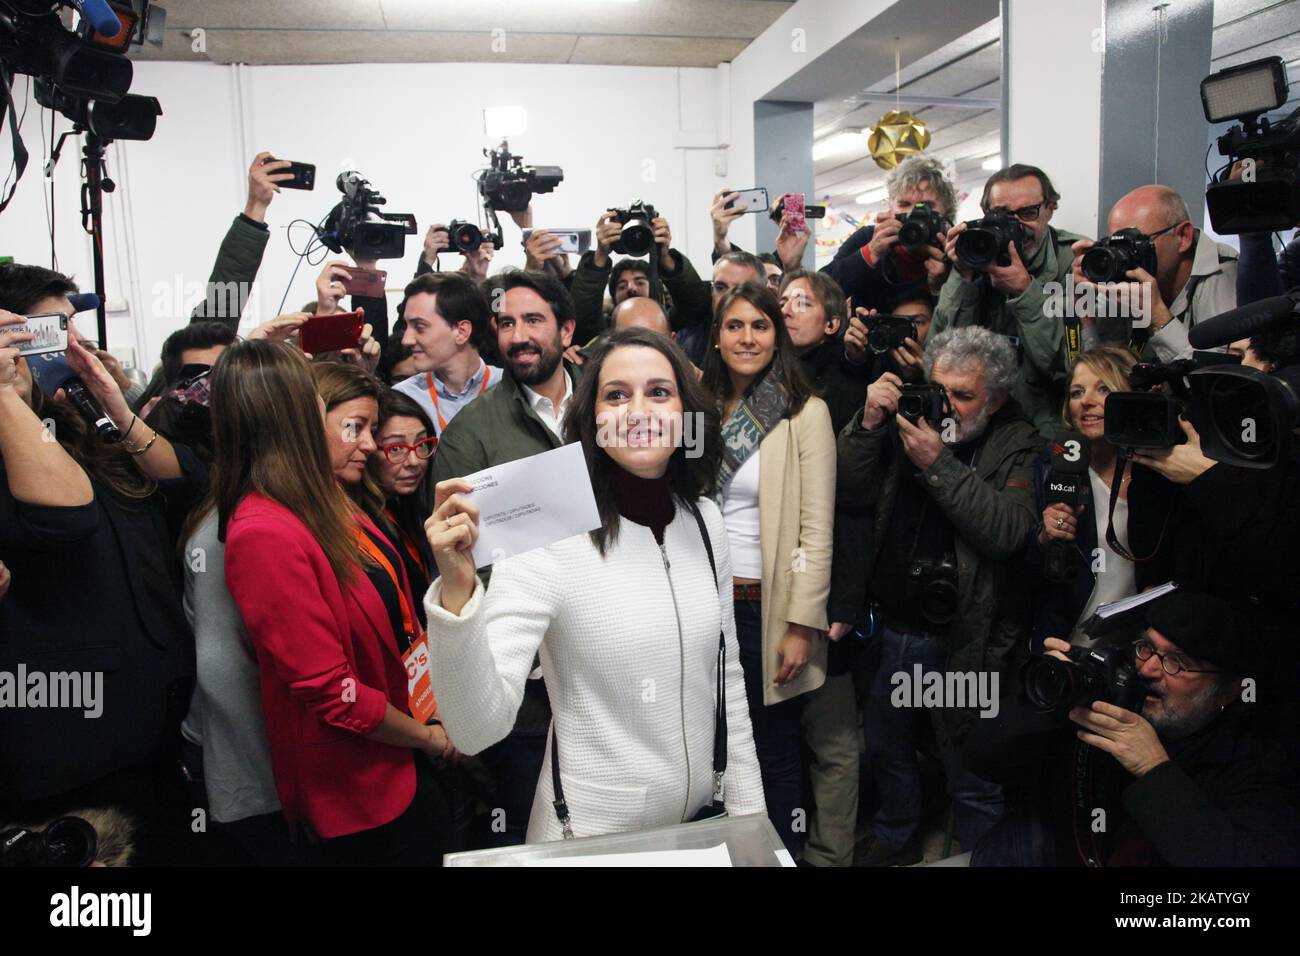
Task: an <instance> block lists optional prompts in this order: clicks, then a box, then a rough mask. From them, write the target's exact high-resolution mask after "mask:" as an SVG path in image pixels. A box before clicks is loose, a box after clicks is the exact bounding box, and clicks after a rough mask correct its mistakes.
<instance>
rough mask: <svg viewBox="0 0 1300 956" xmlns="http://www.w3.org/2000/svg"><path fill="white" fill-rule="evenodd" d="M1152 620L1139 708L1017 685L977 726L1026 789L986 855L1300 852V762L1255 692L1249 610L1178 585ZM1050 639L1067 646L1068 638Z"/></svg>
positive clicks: (1150, 614)
mask: <svg viewBox="0 0 1300 956" xmlns="http://www.w3.org/2000/svg"><path fill="white" fill-rule="evenodd" d="M1145 623H1146V628H1145V630H1144V631H1143V632H1142V635H1141V637H1139V638H1138V639H1137V640H1136V641H1135V642H1133V643H1132V645H1131V652H1130V653H1131V655H1132V656H1131V658H1130V660H1131V661H1132V663H1133V666H1134V667H1135V668H1136V669H1137V674H1138V677H1139V679H1140V680H1141V681H1142V683H1143V686H1144V690H1145V694H1144V695H1143V697H1142V702H1141V706H1140V707H1138V708H1137V710H1127V709H1124V708H1122V707H1119V706H1116V705H1115V704H1111V703H1107V702H1106V701H1104V700H1099V701H1094V702H1093V703H1092V704H1091V705H1090V706H1087V707H1081V706H1077V707H1074V708H1072V709H1071V710H1070V711H1069V713H1068V719H1065V718H1066V716H1067V715H1065V714H1063V713H1059V712H1054V713H1046V714H1045V713H1040V712H1037V711H1035V710H1033V709H1032V708H1030V707H1029V705H1028V703H1027V702H1026V701H1025V700H1024V699H1023V697H1021V696H1020V695H1019V693H1018V688H1015V689H1013V691H1012V694H1011V695H1009V696H1008V697H1006V698H1004V700H1003V707H1002V710H1001V713H1000V715H999V717H998V718H997V719H996V720H991V721H987V722H986V721H981V722H979V726H978V727H976V729H975V730H974V731H973V732H972V733H971V734H970V736H969V737H968V738H967V740H966V747H965V755H966V758H967V759H968V760H969V761H970V763H971V765H972V766H973V767H975V768H977V769H978V771H979V772H980V773H981V774H984V775H985V776H988V777H990V778H994V779H998V780H1002V781H1004V782H1006V784H1007V785H1008V789H1009V791H1011V792H1014V793H1016V794H1018V799H1016V800H1015V801H1014V805H1012V806H1011V807H1010V808H1009V809H1008V812H1007V816H1006V819H1005V820H1004V821H1003V823H1002V824H1001V825H999V826H998V827H997V828H996V829H995V830H993V831H992V832H991V833H989V834H988V835H987V837H986V838H985V840H984V842H983V843H981V844H980V845H979V847H978V848H977V849H976V851H975V854H974V858H973V860H972V865H974V866H1006V865H1022V866H1023V865H1031V866H1052V865H1055V866H1085V865H1087V866H1294V865H1296V863H1300V804H1298V803H1297V797H1296V792H1295V765H1294V763H1293V762H1292V760H1291V758H1290V756H1289V754H1288V752H1287V748H1286V747H1285V746H1284V745H1283V743H1282V742H1281V741H1280V740H1279V739H1278V738H1277V736H1276V735H1277V733H1278V731H1279V730H1280V728H1276V727H1268V726H1265V725H1264V720H1263V719H1262V717H1263V712H1262V711H1260V710H1259V709H1258V705H1257V704H1256V703H1255V698H1254V694H1253V687H1254V681H1253V680H1250V679H1248V678H1249V676H1250V675H1251V674H1252V673H1257V671H1256V665H1254V664H1253V662H1252V660H1251V658H1250V654H1251V648H1250V646H1249V644H1248V643H1247V640H1248V633H1247V629H1246V628H1244V627H1243V626H1242V621H1241V619H1240V618H1239V617H1238V616H1237V615H1236V614H1235V613H1234V611H1233V608H1232V607H1231V606H1230V605H1229V604H1227V603H1226V602H1225V601H1223V600H1222V599H1220V598H1217V597H1213V596H1211V595H1207V594H1198V593H1194V592H1185V591H1175V592H1174V593H1172V594H1169V595H1166V596H1165V597H1162V598H1160V599H1159V600H1157V601H1155V602H1153V603H1152V604H1151V605H1150V606H1149V608H1148V609H1147V612H1146V622H1145ZM1130 636H1131V635H1130ZM1250 636H1253V635H1250ZM1045 647H1046V650H1047V653H1048V654H1050V655H1052V656H1054V657H1057V658H1060V659H1062V660H1065V659H1067V658H1065V653H1066V652H1067V651H1068V650H1069V645H1068V644H1066V643H1065V642H1064V641H1061V640H1059V639H1056V638H1048V639H1047V641H1046V642H1045ZM1071 666H1076V665H1073V664H1072V665H1071ZM1085 745H1086V746H1085ZM1013 781H1014V784H1013ZM1074 793H1086V794H1088V795H1089V799H1088V801H1087V802H1086V806H1082V807H1080V806H1078V805H1077V804H1076V802H1075V800H1074V799H1073V798H1072V794H1074ZM1011 802H1012V801H1010V800H1009V803H1011Z"/></svg>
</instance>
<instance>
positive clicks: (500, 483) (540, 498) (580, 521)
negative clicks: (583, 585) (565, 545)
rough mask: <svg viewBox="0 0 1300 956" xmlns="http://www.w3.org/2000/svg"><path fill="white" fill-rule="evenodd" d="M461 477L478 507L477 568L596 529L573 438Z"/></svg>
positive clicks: (587, 477)
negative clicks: (471, 487)
mask: <svg viewBox="0 0 1300 956" xmlns="http://www.w3.org/2000/svg"><path fill="white" fill-rule="evenodd" d="M465 480H466V481H468V482H469V483H470V484H471V485H473V486H474V491H473V494H472V495H471V496H470V498H471V500H472V501H473V502H474V504H476V505H478V508H479V523H478V541H477V542H476V543H475V545H474V566H475V567H478V568H483V567H487V566H488V565H490V564H495V563H496V562H497V561H500V560H501V559H502V558H508V557H510V556H511V555H512V554H523V553H524V552H525V551H532V550H533V549H534V548H544V547H546V546H547V545H548V544H554V543H555V542H556V541H562V540H564V539H565V538H571V537H573V536H574V535H575V534H585V533H586V532H588V531H592V530H594V529H596V528H598V527H600V514H599V512H597V511H596V496H595V494H594V493H593V492H592V490H591V476H590V475H588V474H587V461H586V459H585V458H584V457H583V454H582V445H580V444H578V443H577V442H575V443H573V444H571V445H565V446H563V447H562V448H553V449H551V450H550V451H544V452H542V453H541V454H540V455H532V456H530V457H528V458H520V459H519V460H517V461H511V462H507V463H506V464H504V465H493V466H492V467H491V468H484V469H483V470H482V471H476V472H474V474H472V475H466V476H465Z"/></svg>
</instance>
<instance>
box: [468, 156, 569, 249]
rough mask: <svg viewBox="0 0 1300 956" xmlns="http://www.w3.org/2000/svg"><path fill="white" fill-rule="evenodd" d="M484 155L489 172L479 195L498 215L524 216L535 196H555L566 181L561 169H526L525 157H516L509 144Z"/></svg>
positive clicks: (485, 172) (483, 176)
mask: <svg viewBox="0 0 1300 956" xmlns="http://www.w3.org/2000/svg"><path fill="white" fill-rule="evenodd" d="M483 155H484V156H486V157H487V158H488V168H487V169H485V170H483V171H482V173H481V174H480V175H479V180H478V191H479V194H480V195H482V197H483V204H484V205H485V206H486V207H488V208H489V209H493V210H495V211H497V212H523V211H524V210H525V209H527V208H528V204H529V203H530V202H532V199H533V194H534V193H549V192H553V191H554V190H555V187H556V186H558V185H559V184H560V183H561V182H563V181H564V170H562V169H561V168H560V167H559V166H525V165H524V160H523V157H522V156H515V155H513V154H512V153H511V152H510V145H509V144H508V143H507V142H506V141H505V140H502V141H501V145H500V146H499V147H497V148H496V149H485V150H483ZM475 248H477V246H476V247H475ZM498 248H500V245H499V244H498Z"/></svg>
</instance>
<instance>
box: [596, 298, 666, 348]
mask: <svg viewBox="0 0 1300 956" xmlns="http://www.w3.org/2000/svg"><path fill="white" fill-rule="evenodd" d="M609 321H610V327H611V329H613V331H615V332H617V331H618V330H619V329H631V328H641V329H649V330H650V331H651V332H658V333H659V334H660V335H666V336H668V337H669V338H670V339H676V338H677V336H676V335H674V334H673V327H672V325H671V324H670V323H669V321H668V313H667V312H665V311H664V307H663V306H662V305H660V304H659V303H658V302H657V301H655V300H654V299H651V298H649V297H648V296H643V295H637V296H632V297H630V298H627V299H624V300H623V301H622V302H620V303H619V304H618V305H616V306H614V311H613V312H611V313H610V314H609Z"/></svg>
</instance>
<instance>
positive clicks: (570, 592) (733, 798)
mask: <svg viewBox="0 0 1300 956" xmlns="http://www.w3.org/2000/svg"><path fill="white" fill-rule="evenodd" d="M699 507H700V511H701V513H702V514H703V516H704V519H705V524H706V526H707V527H708V529H709V537H710V541H711V543H712V545H713V552H714V557H715V558H716V560H717V564H718V578H717V580H716V581H714V580H713V578H712V576H711V574H710V571H709V558H708V554H707V553H706V551H705V549H704V543H703V541H702V540H701V539H700V533H699V527H698V525H697V524H696V522H695V518H694V517H693V516H692V515H691V513H690V511H689V510H687V509H685V508H683V507H681V506H680V505H679V506H678V508H677V513H676V515H675V516H674V518H673V520H672V522H671V523H670V524H669V525H668V527H667V528H666V529H665V531H664V548H663V551H664V552H666V554H667V559H668V564H669V568H668V569H666V568H665V566H664V555H663V553H662V552H661V550H660V548H659V546H658V544H657V543H656V541H655V539H654V534H653V533H652V532H651V531H650V529H649V528H646V527H643V526H641V525H637V524H633V523H632V522H630V521H626V520H622V519H620V526H619V535H618V540H617V542H616V543H615V544H613V545H612V546H610V547H609V548H608V549H607V552H606V555H605V557H604V558H602V557H601V556H600V553H599V552H598V551H597V550H596V547H595V545H593V544H592V543H591V539H590V538H589V537H588V536H587V535H585V534H584V535H578V536H576V537H572V538H567V539H565V540H563V541H560V542H558V543H556V544H554V545H551V546H550V547H547V548H539V549H537V550H535V551H530V552H528V553H526V554H521V555H517V556H515V557H513V558H509V559H506V560H503V561H499V562H497V564H496V565H495V566H494V568H493V571H492V587H491V589H489V590H485V589H484V587H483V584H482V582H481V581H480V582H478V584H477V586H476V587H475V589H474V595H473V597H472V598H471V599H470V601H469V603H467V604H466V605H465V606H464V607H463V608H462V609H461V613H460V615H459V616H453V615H452V614H450V613H449V612H448V611H446V610H445V609H444V608H443V607H442V605H441V599H442V588H441V582H440V581H435V582H434V583H433V584H432V585H431V586H430V588H429V591H428V594H426V595H425V599H424V605H425V610H426V611H427V614H428V621H429V654H430V663H431V669H432V681H433V689H434V693H435V694H436V695H437V698H438V710H439V716H440V717H441V718H442V721H443V724H444V726H445V727H446V730H447V735H448V736H449V737H450V738H451V741H452V743H454V744H455V745H456V746H457V747H458V748H460V749H461V750H462V751H464V752H465V753H469V754H475V753H478V752H479V751H481V750H483V749H484V748H485V747H488V746H490V745H491V744H494V743H496V742H497V741H498V740H501V739H502V738H503V737H505V736H506V734H507V733H509V731H510V729H511V727H512V726H513V725H514V722H515V715H516V714H517V713H518V711H519V705H520V702H521V701H522V699H523V693H524V681H525V680H526V679H527V677H528V673H529V669H530V668H531V666H532V661H533V655H534V654H535V653H537V652H538V651H539V649H540V653H541V660H542V672H543V675H544V676H545V679H546V690H547V693H548V695H549V696H550V700H551V709H552V711H553V712H554V717H553V721H554V723H553V726H554V728H555V732H556V735H557V738H558V742H559V754H560V768H561V779H562V781H563V784H564V796H565V800H566V802H567V803H568V806H569V813H570V816H571V818H572V827H573V832H574V835H575V836H593V835H596V834H603V833H615V832H619V831H627V830H640V829H645V828H648V827H656V826H663V825H666V824H671V823H681V822H684V821H687V820H689V819H690V818H691V817H692V816H694V815H695V813H696V812H697V811H698V810H699V809H700V808H701V807H702V806H704V805H705V804H706V803H707V802H708V801H709V799H710V797H711V795H712V789H713V788H712V777H713V773H712V764H713V726H714V714H713V706H714V697H715V694H716V681H717V665H716V662H717V656H718V629H719V626H721V628H722V630H723V633H724V634H725V638H726V671H725V673H726V697H727V751H728V756H727V772H726V775H725V777H724V788H725V800H726V805H727V810H728V812H729V813H730V814H732V815H741V814H746V813H762V812H764V810H765V807H764V802H763V785H762V782H761V780H760V777H759V770H758V759H757V757H756V755H755V752H754V737H753V731H752V730H751V728H750V723H749V710H748V707H747V704H746V701H745V684H744V674H743V672H742V671H741V668H740V659H739V657H738V652H737V646H736V624H735V613H734V605H733V603H732V588H731V556H730V553H729V552H728V550H727V534H726V531H725V529H724V527H723V524H722V515H721V514H720V513H719V511H718V508H717V506H716V505H715V504H714V503H713V502H711V501H708V500H705V499H701V500H700V502H699ZM719 585H721V587H719ZM552 799H553V797H552V786H551V757H550V747H549V740H548V747H547V755H546V762H545V763H544V764H543V766H542V774H541V779H540V780H539V781H538V787H537V795H536V797H535V798H534V800H533V809H532V814H531V816H530V818H529V823H528V842H530V843H537V842H545V841H549V840H558V839H561V837H562V832H561V828H560V824H559V821H558V820H557V819H556V816H555V811H554V808H553V807H552V805H551V801H552Z"/></svg>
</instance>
